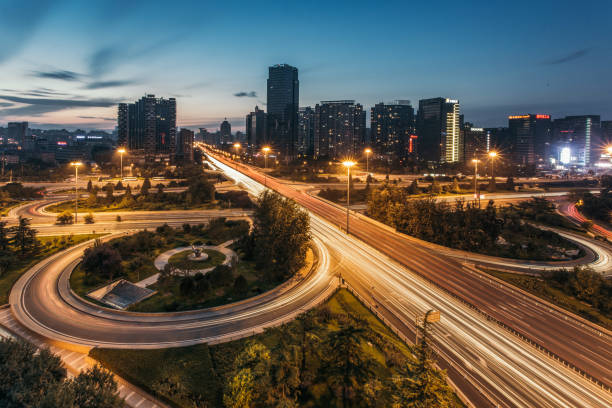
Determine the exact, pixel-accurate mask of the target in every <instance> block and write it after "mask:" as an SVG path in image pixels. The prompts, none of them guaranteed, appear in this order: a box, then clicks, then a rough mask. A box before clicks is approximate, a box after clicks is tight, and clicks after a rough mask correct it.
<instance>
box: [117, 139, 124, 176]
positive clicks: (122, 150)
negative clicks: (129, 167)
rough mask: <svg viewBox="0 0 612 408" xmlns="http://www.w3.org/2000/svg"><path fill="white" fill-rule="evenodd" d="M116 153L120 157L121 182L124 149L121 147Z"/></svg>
mask: <svg viewBox="0 0 612 408" xmlns="http://www.w3.org/2000/svg"><path fill="white" fill-rule="evenodd" d="M117 152H118V153H119V157H121V173H120V174H121V180H123V153H125V149H124V148H123V147H122V148H121V149H119V150H117Z"/></svg>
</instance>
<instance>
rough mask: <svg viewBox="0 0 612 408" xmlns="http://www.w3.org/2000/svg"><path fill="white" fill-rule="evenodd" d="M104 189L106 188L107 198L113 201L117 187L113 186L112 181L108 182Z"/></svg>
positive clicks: (110, 201)
mask: <svg viewBox="0 0 612 408" xmlns="http://www.w3.org/2000/svg"><path fill="white" fill-rule="evenodd" d="M104 190H106V200H107V201H108V202H109V203H112V202H113V201H114V200H115V196H114V192H115V188H114V187H113V185H112V184H111V183H108V184H107V185H106V186H104Z"/></svg>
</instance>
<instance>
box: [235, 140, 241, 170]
mask: <svg viewBox="0 0 612 408" xmlns="http://www.w3.org/2000/svg"><path fill="white" fill-rule="evenodd" d="M241 147H242V145H241V144H240V143H234V149H236V169H238V152H239V151H240V148H241Z"/></svg>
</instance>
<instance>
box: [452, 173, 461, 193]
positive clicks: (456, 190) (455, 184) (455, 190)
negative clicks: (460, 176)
mask: <svg viewBox="0 0 612 408" xmlns="http://www.w3.org/2000/svg"><path fill="white" fill-rule="evenodd" d="M451 191H452V192H453V193H455V194H459V193H461V188H460V187H459V180H457V178H456V177H455V178H453V186H452V187H451Z"/></svg>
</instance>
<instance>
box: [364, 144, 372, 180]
mask: <svg viewBox="0 0 612 408" xmlns="http://www.w3.org/2000/svg"><path fill="white" fill-rule="evenodd" d="M364 151H365V154H366V173H367V174H368V175H369V174H370V153H372V149H370V148H369V147H368V148H367V149H365V150H364Z"/></svg>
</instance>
